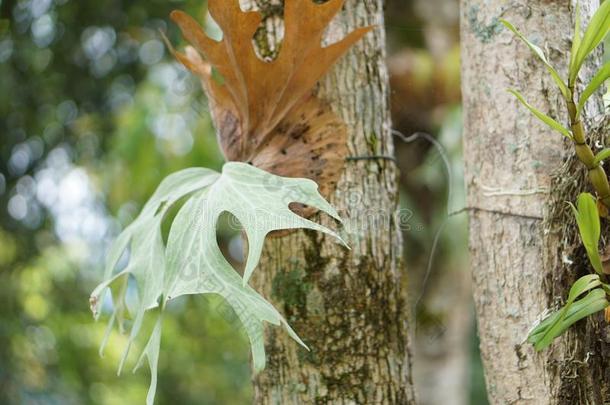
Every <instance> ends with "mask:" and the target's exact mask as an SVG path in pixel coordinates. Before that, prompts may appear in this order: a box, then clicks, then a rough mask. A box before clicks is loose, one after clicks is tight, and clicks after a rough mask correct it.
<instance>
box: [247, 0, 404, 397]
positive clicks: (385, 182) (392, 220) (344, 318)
mask: <svg viewBox="0 0 610 405" xmlns="http://www.w3.org/2000/svg"><path fill="white" fill-rule="evenodd" d="M301 1H304V0H301ZM281 4H282V2H279V1H273V0H258V1H256V5H257V6H258V7H259V8H260V9H261V10H262V12H263V14H264V15H266V16H268V18H267V20H266V22H265V23H264V26H265V27H266V29H267V34H268V35H267V36H268V39H270V40H271V41H272V42H273V41H276V42H277V40H278V37H277V35H276V33H281V32H282V30H281V29H277V28H278V27H279V26H280V24H281V20H280V18H281V15H282V10H281V8H282V7H281ZM250 6H252V4H250ZM365 25H377V29H375V31H374V32H373V33H369V34H368V35H367V36H366V37H365V38H364V39H363V40H362V41H360V42H359V43H358V44H357V45H356V46H355V47H354V49H352V50H351V51H350V53H349V54H348V55H347V56H346V57H344V58H343V59H342V60H341V61H340V62H339V63H338V65H337V66H336V67H335V68H334V69H333V70H332V72H331V73H330V74H329V75H327V77H326V78H325V79H324V80H323V83H322V84H321V86H320V94H321V96H322V97H323V98H325V99H327V100H328V101H330V103H331V105H332V108H333V109H334V110H335V111H336V112H337V113H338V114H339V115H340V116H341V117H342V118H343V120H344V121H345V123H346V124H347V126H348V128H349V132H350V134H349V141H348V142H349V151H350V154H351V155H352V156H372V155H388V156H391V155H392V154H393V152H394V150H393V144H392V136H391V133H390V128H391V124H390V118H389V106H388V75H387V71H386V66H385V32H384V28H383V2H382V0H364V1H362V0H348V1H347V2H346V5H345V7H344V10H343V12H342V13H341V14H340V16H339V17H338V18H337V19H335V21H334V22H333V23H332V24H331V28H330V30H329V32H328V34H327V38H326V41H328V42H334V41H335V40H337V39H339V38H340V37H342V36H343V35H345V34H346V33H347V32H349V31H351V30H353V29H354V28H356V27H361V26H365ZM267 48H268V49H270V50H274V49H278V48H277V46H270V47H267ZM397 202H398V186H397V170H396V167H395V166H394V163H393V162H392V161H391V160H388V159H370V160H355V161H348V162H347V163H346V169H345V173H344V175H343V178H342V180H341V182H340V184H339V186H338V190H337V192H336V193H335V196H334V198H332V203H333V204H334V206H335V207H337V209H338V210H339V212H340V214H341V215H342V217H343V219H344V221H345V223H344V226H345V230H346V232H345V233H346V235H345V236H346V238H347V242H348V243H349V245H350V247H351V250H348V249H345V248H343V247H341V246H339V245H338V244H336V242H334V241H332V240H330V239H329V238H326V237H324V236H323V235H321V234H318V233H312V232H298V233H295V234H292V235H289V236H287V237H283V238H280V239H275V240H269V241H268V243H267V246H266V248H265V252H264V254H263V258H262V260H261V266H260V271H259V272H258V275H256V276H255V277H254V279H253V285H254V287H255V288H256V289H257V291H260V292H261V293H262V294H263V295H264V296H265V297H268V298H270V300H271V302H272V303H273V304H275V305H276V306H277V307H278V308H279V309H280V310H283V313H284V314H285V316H286V319H287V320H288V322H289V323H290V324H291V325H292V326H293V328H294V329H295V331H296V332H297V333H298V334H299V336H300V337H301V338H303V340H304V341H305V343H306V344H307V345H308V346H309V348H310V349H311V351H309V352H308V351H306V350H304V349H302V348H300V347H299V346H298V345H297V344H295V342H294V341H293V340H292V339H290V338H289V337H288V335H287V334H286V333H285V332H284V331H283V330H280V329H277V328H268V329H267V331H266V339H265V341H266V349H267V355H268V363H267V369H266V370H265V371H264V372H262V373H260V374H259V375H258V376H256V377H255V379H254V385H255V397H256V398H255V403H257V404H282V405H283V404H309V403H320V404H326V403H334V404H354V403H361V404H364V403H366V404H380V403H384V404H409V403H414V392H413V387H412V381H411V363H410V361H411V360H410V353H409V335H408V327H409V322H408V321H409V316H408V315H409V311H408V309H407V305H406V303H405V302H404V300H403V299H402V298H401V296H402V295H401V288H402V283H401V276H402V274H401V273H402V271H403V268H402V249H401V234H400V229H399V224H398V223H397V221H396V219H397V218H398V217H397V215H396V213H397ZM323 220H326V219H323Z"/></svg>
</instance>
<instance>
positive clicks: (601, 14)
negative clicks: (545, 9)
mask: <svg viewBox="0 0 610 405" xmlns="http://www.w3.org/2000/svg"><path fill="white" fill-rule="evenodd" d="M608 31H610V1H604V2H603V3H602V5H601V6H600V7H599V9H598V10H597V11H596V12H595V15H593V18H591V22H590V23H589V26H588V27H587V30H586V31H585V34H584V36H583V38H582V42H581V44H580V46H579V47H578V52H577V54H576V57H575V58H574V64H573V66H572V68H571V69H570V82H571V83H574V82H575V81H576V77H577V76H578V73H579V72H580V69H581V68H582V65H583V64H584V62H585V60H586V59H587V57H588V56H589V55H590V54H591V52H593V50H594V49H595V48H597V46H598V45H599V44H600V43H601V42H602V41H603V40H604V38H605V37H606V35H607V34H608Z"/></svg>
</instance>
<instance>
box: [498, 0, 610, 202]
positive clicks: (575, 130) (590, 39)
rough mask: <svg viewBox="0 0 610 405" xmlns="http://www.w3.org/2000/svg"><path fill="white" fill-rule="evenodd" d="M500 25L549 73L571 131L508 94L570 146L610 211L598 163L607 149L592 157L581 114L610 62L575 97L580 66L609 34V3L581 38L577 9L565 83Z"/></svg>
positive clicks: (609, 188)
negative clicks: (560, 99) (565, 107)
mask: <svg viewBox="0 0 610 405" xmlns="http://www.w3.org/2000/svg"><path fill="white" fill-rule="evenodd" d="M500 21H501V22H502V23H503V24H504V25H505V26H506V27H507V28H508V29H510V30H511V31H513V32H514V33H515V34H516V35H517V36H518V37H519V38H520V39H521V40H522V41H523V42H525V44H527V46H528V47H529V48H530V49H531V50H532V52H533V53H534V54H535V55H536V56H537V57H538V58H539V59H540V60H541V61H542V62H543V64H544V65H545V67H546V68H547V70H548V71H549V73H550V75H551V77H552V78H553V80H554V81H555V83H556V84H557V86H558V87H559V90H560V91H561V95H562V96H563V99H564V100H565V102H566V106H567V112H568V118H569V123H570V128H569V129H568V128H566V127H565V126H563V125H562V124H560V123H559V122H558V121H556V120H555V119H553V118H551V117H549V116H548V115H546V114H544V113H543V112H541V111H540V110H538V109H537V108H535V107H534V106H532V105H530V104H529V103H528V102H527V101H526V100H525V98H524V97H523V96H522V95H521V94H520V93H519V92H518V91H517V90H513V89H511V90H509V91H510V92H511V93H512V94H514V95H515V97H517V98H518V99H519V101H520V102H521V103H522V104H523V105H524V106H525V107H527V109H529V110H530V111H531V112H532V113H533V114H534V115H535V116H536V117H537V118H539V119H540V120H541V121H542V122H544V123H545V124H547V125H548V126H550V127H551V128H552V129H554V130H555V131H558V132H559V133H561V134H562V135H563V136H565V137H566V138H568V139H569V140H570V141H572V142H573V144H574V151H575V153H576V156H577V157H578V159H579V160H580V161H581V162H582V163H583V164H584V165H585V167H586V168H587V170H588V171H589V181H590V182H591V185H592V186H593V188H594V189H595V191H596V193H597V196H598V197H599V200H600V201H601V202H602V203H603V204H604V205H605V206H606V207H607V208H610V184H609V182H608V176H607V175H606V173H605V171H604V169H603V167H602V166H601V163H602V162H603V161H604V160H605V159H607V158H609V157H610V149H604V150H602V151H600V152H599V153H597V154H594V153H593V150H592V149H591V147H590V146H589V145H588V144H587V140H588V139H587V134H586V130H585V125H584V123H583V119H582V113H583V111H584V108H585V105H586V103H587V101H588V100H589V98H590V97H591V96H592V95H593V94H595V92H596V91H597V90H598V89H599V88H600V87H602V86H603V85H604V83H605V81H606V80H607V79H608V78H610V62H607V63H606V64H605V65H604V66H603V67H602V68H601V69H600V70H599V71H598V72H597V74H595V76H594V77H593V78H592V79H591V82H590V83H589V84H588V85H587V86H586V87H585V89H584V90H583V91H582V92H581V93H580V95H577V93H576V84H577V81H578V74H579V73H580V70H581V69H582V66H583V64H584V63H585V61H586V60H587V58H588V57H589V56H590V55H591V53H592V52H593V51H594V50H595V49H596V48H597V47H598V46H599V45H600V43H601V42H602V41H603V40H604V38H605V37H606V35H607V34H608V31H609V30H610V2H608V1H605V2H604V3H602V5H601V6H600V8H599V9H598V10H597V11H596V13H595V15H594V16H593V17H592V18H591V21H590V23H589V26H588V27H587V29H586V31H585V33H584V35H583V34H581V17H580V7H579V5H577V9H576V26H575V29H574V38H573V40H572V50H571V52H570V61H569V67H568V80H567V82H566V81H565V80H564V79H562V77H561V76H560V74H559V73H558V71H557V70H556V69H555V68H554V67H553V66H552V65H551V63H550V62H549V60H548V58H547V57H546V55H545V53H544V51H543V50H542V49H541V48H540V47H539V46H537V45H535V44H534V43H533V42H531V41H529V40H528V39H527V38H526V37H525V35H523V34H522V33H521V32H519V31H518V30H517V29H516V28H515V27H514V26H513V25H512V24H511V23H510V22H508V21H506V20H500ZM577 96H579V97H577Z"/></svg>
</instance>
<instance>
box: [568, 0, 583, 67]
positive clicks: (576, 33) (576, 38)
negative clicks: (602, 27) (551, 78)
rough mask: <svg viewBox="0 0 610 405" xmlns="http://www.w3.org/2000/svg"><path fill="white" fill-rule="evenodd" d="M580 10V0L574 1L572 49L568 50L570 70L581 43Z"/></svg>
mask: <svg viewBox="0 0 610 405" xmlns="http://www.w3.org/2000/svg"><path fill="white" fill-rule="evenodd" d="M581 22H582V18H581V10H580V0H579V1H577V2H576V25H575V27H574V37H573V39H572V51H571V52H570V72H572V69H573V68H574V61H575V60H576V54H577V53H578V49H579V48H580V44H581V43H582V33H581V32H580V29H581Z"/></svg>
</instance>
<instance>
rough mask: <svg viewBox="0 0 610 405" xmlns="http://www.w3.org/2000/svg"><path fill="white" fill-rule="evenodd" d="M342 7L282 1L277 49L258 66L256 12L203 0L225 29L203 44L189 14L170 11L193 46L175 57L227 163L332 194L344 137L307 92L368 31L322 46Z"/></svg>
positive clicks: (335, 2) (232, 2) (333, 1)
mask: <svg viewBox="0 0 610 405" xmlns="http://www.w3.org/2000/svg"><path fill="white" fill-rule="evenodd" d="M343 2H344V0H330V1H328V2H326V3H324V4H322V5H319V4H315V3H313V2H312V1H311V0H286V1H285V6H284V21H285V34H284V39H283V44H282V48H281V51H280V53H279V55H278V57H277V59H276V60H274V61H271V62H266V61H263V60H261V59H260V58H259V57H258V56H257V55H256V52H255V49H254V46H253V37H254V34H255V32H256V31H257V29H258V28H259V26H260V24H261V20H262V18H261V15H260V13H258V12H243V11H242V10H241V9H240V7H239V1H238V0H229V1H227V0H210V1H209V2H208V6H209V12H210V14H211V16H212V18H214V20H215V21H216V22H217V23H218V25H219V26H220V28H221V29H222V31H223V39H222V40H221V41H215V40H213V39H211V38H209V37H208V36H207V35H206V34H205V32H204V30H203V29H202V27H201V26H200V25H199V24H198V23H197V22H196V21H195V20H194V19H193V18H192V17H190V16H189V15H187V14H185V13H183V12H181V11H174V12H173V13H172V19H173V20H174V21H175V22H176V23H177V24H178V25H179V27H180V29H181V30H182V33H183V35H184V37H185V38H186V39H187V41H188V42H189V43H190V44H191V45H192V47H187V49H186V53H185V54H180V53H175V55H176V57H177V58H178V59H179V60H180V61H181V62H182V63H183V64H184V65H185V66H186V67H187V68H188V69H190V70H191V71H192V72H193V73H195V74H196V75H198V76H199V77H200V78H201V80H202V83H203V86H204V89H205V91H206V93H207V94H208V97H209V99H210V103H211V110H212V115H213V117H214V121H215V124H216V127H217V129H218V138H219V142H220V145H221V148H222V150H223V153H224V154H225V156H226V158H227V159H228V160H232V161H244V162H251V163H252V164H254V165H255V166H257V167H260V168H262V169H265V170H268V171H270V172H272V173H274V174H278V175H282V176H288V177H307V178H310V179H312V180H315V181H316V182H317V183H318V184H319V185H320V187H321V191H322V192H323V194H325V195H327V196H328V195H329V194H330V193H331V192H332V190H334V186H335V184H336V182H337V181H338V179H339V176H340V173H341V171H342V169H343V165H344V161H345V156H346V154H347V146H346V139H347V131H346V128H345V125H344V124H343V123H342V121H341V120H340V119H339V118H338V117H337V116H336V115H335V114H334V113H333V112H332V110H331V109H330V107H329V106H328V104H326V103H324V102H322V101H320V100H318V99H317V98H316V97H314V96H313V95H312V89H313V87H314V86H315V85H316V83H317V82H318V81H319V80H320V78H321V77H322V76H323V75H324V74H325V73H326V72H327V71H328V70H329V69H330V68H331V66H332V65H333V64H334V63H335V62H336V61H337V59H339V57H341V56H342V55H343V54H344V53H345V52H346V51H347V50H348V49H349V48H350V47H351V46H352V45H353V44H354V43H355V42H356V41H358V40H359V39H360V38H362V36H363V35H364V34H366V33H367V32H368V31H370V30H371V27H367V28H361V29H358V30H356V31H354V32H352V33H350V34H349V35H347V37H345V38H344V39H343V40H341V41H339V42H337V43H335V44H332V45H330V46H328V47H322V36H323V33H324V31H325V29H326V27H327V26H328V24H329V23H330V21H331V20H332V19H333V17H334V16H335V15H336V14H337V13H338V12H339V10H341V8H342V6H343ZM212 68H214V69H216V70H217V71H218V73H220V75H222V77H223V79H224V83H223V84H219V83H217V82H216V81H215V80H214V79H213V78H212Z"/></svg>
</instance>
